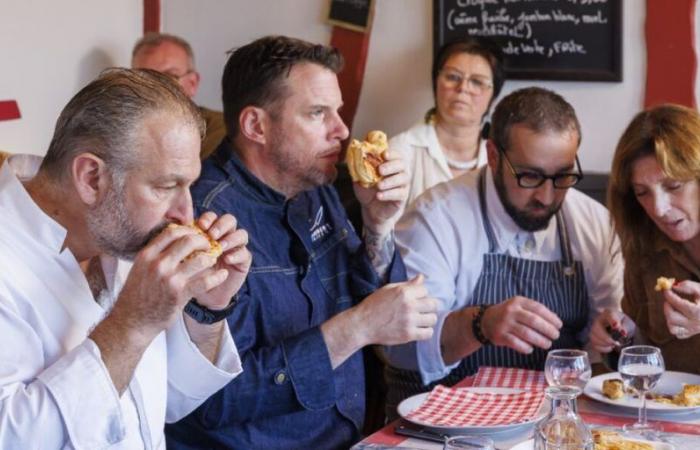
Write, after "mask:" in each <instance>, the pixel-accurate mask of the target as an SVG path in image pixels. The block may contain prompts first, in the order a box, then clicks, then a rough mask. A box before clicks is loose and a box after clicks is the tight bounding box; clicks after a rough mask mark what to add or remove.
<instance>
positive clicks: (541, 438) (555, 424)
mask: <svg viewBox="0 0 700 450" xmlns="http://www.w3.org/2000/svg"><path fill="white" fill-rule="evenodd" d="M580 393H581V390H580V389H578V388H575V387H571V386H549V387H548V388H546V389H545V395H546V396H547V399H548V400H549V401H550V402H551V406H552V407H551V409H550V410H549V414H547V416H546V417H545V418H544V419H542V420H541V421H539V422H538V423H537V426H536V427H535V450H593V436H592V435H591V430H589V429H588V427H587V426H586V424H585V423H584V422H583V420H581V417H579V415H578V414H576V411H577V409H576V397H577V396H578V395H579V394H580Z"/></svg>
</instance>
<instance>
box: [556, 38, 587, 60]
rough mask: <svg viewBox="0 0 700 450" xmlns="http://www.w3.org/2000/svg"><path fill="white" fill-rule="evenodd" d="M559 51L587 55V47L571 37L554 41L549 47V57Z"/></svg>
mask: <svg viewBox="0 0 700 450" xmlns="http://www.w3.org/2000/svg"><path fill="white" fill-rule="evenodd" d="M559 53H573V54H577V55H585V54H586V49H585V48H583V45H581V44H579V43H578V42H576V41H574V40H573V39H569V40H568V41H554V42H552V46H551V47H550V48H549V53H548V54H547V57H548V58H551V57H552V56H553V55H554V54H559Z"/></svg>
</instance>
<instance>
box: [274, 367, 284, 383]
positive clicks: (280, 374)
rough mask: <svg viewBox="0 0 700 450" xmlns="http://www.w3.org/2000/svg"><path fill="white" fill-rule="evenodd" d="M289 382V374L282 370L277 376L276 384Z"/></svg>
mask: <svg viewBox="0 0 700 450" xmlns="http://www.w3.org/2000/svg"><path fill="white" fill-rule="evenodd" d="M286 381H287V374H286V373H285V372H284V370H280V371H279V372H277V373H276V374H275V384H284V383H286Z"/></svg>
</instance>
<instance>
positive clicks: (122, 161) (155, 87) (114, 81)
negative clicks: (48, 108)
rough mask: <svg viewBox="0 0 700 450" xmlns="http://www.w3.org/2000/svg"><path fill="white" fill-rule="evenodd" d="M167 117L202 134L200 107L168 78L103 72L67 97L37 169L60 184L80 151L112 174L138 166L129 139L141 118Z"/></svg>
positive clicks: (148, 73)
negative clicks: (159, 114) (104, 166)
mask: <svg viewBox="0 0 700 450" xmlns="http://www.w3.org/2000/svg"><path fill="white" fill-rule="evenodd" d="M158 113H167V114H173V115H175V116H176V117H181V118H182V119H183V120H184V121H185V123H188V124H191V125H192V127H194V128H195V129H196V130H197V131H198V132H199V134H200V137H202V136H204V127H205V125H204V121H203V120H202V118H201V115H200V113H199V109H198V108H197V105H195V104H194V103H193V102H192V100H190V99H189V97H187V95H185V93H184V92H183V91H182V89H181V88H180V86H179V85H178V84H176V83H175V81H173V80H172V79H171V78H170V77H169V76H167V75H164V74H161V73H159V72H156V71H155V70H147V69H121V68H120V69H107V70H106V71H104V72H102V74H100V76H99V77H98V78H96V79H95V80H93V81H92V82H90V84H88V85H87V86H85V87H84V88H83V89H81V90H80V92H78V93H77V94H75V96H74V97H73V98H72V99H70V101H69V102H68V104H67V105H66V106H65V107H64V108H63V111H61V115H60V116H59V117H58V120H57V121H56V128H55V130H54V135H53V138H52V139H51V143H50V144H49V149H48V151H47V152H46V156H45V157H44V160H43V162H42V164H41V168H40V169H41V171H42V172H43V173H45V174H46V175H48V176H49V177H51V178H53V179H56V180H60V179H64V177H66V176H68V175H69V174H70V170H69V167H70V164H71V163H72V161H73V159H74V158H75V157H76V156H77V155H78V154H80V153H83V152H90V153H93V154H95V155H96V156H98V157H100V158H101V159H102V160H104V161H105V163H106V164H107V166H108V167H109V170H110V171H111V173H112V174H113V175H117V176H118V175H121V174H123V173H125V172H126V171H128V170H131V169H132V168H133V167H134V166H135V165H136V164H138V162H139V152H138V150H139V149H136V148H135V145H134V140H135V138H136V136H137V130H138V129H139V127H140V125H141V124H142V123H143V121H144V119H146V118H147V117H150V116H151V115H153V114H158Z"/></svg>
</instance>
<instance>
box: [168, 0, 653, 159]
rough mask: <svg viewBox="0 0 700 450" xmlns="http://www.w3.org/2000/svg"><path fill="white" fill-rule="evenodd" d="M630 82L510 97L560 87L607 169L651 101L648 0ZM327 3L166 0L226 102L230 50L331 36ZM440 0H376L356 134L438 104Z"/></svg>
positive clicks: (629, 16) (628, 16)
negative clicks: (265, 41) (273, 38)
mask: <svg viewBox="0 0 700 450" xmlns="http://www.w3.org/2000/svg"><path fill="white" fill-rule="evenodd" d="M623 3H624V8H623V9H624V24H623V29H624V36H623V43H624V44H623V55H624V62H623V71H624V72H623V76H624V82H622V83H609V82H595V83H594V82H587V83H582V82H538V81H526V82H523V81H517V82H516V81H511V82H507V83H506V86H505V88H504V91H503V94H502V95H504V94H507V93H508V92H511V91H512V90H514V89H517V88H520V87H524V86H528V85H532V84H538V85H540V86H544V87H548V88H550V89H553V90H555V91H557V92H559V93H561V94H562V95H563V96H564V97H565V98H566V99H567V100H569V101H570V102H571V103H572V104H573V105H574V107H575V108H576V110H577V112H578V115H579V119H580V121H581V124H582V127H583V143H582V147H581V163H582V165H583V167H584V169H585V170H588V171H607V170H608V169H609V166H610V161H611V159H612V153H613V150H614V147H615V144H616V142H617V139H618V137H619V136H620V134H621V133H622V130H623V128H624V127H625V125H626V124H627V122H628V121H629V120H630V119H631V117H632V116H633V115H634V114H635V113H636V112H637V111H638V110H639V109H640V108H641V107H642V104H643V95H644V83H645V71H646V69H645V68H646V54H645V51H644V46H645V43H644V18H645V6H644V5H645V4H644V2H642V1H640V0H624V2H623ZM327 5H328V3H327V1H326V0H257V1H249V0H203V1H200V2H193V1H191V0H164V4H163V30H164V31H167V32H171V33H175V34H180V35H182V36H184V37H185V38H186V39H188V40H190V42H191V44H192V45H193V47H194V50H195V54H196V57H197V59H198V67H199V70H200V72H201V73H202V77H203V81H202V87H201V88H200V94H199V95H198V97H197V100H198V101H200V102H202V103H204V104H206V105H208V106H210V107H215V108H221V101H220V87H219V83H220V78H221V73H222V68H223V65H224V63H225V61H226V55H225V52H226V51H227V50H228V49H230V48H232V47H235V46H238V45H242V44H245V43H247V42H250V41H251V40H252V39H255V38H257V37H260V36H263V35H266V34H272V33H277V34H288V35H291V36H295V37H300V38H304V39H308V40H312V41H317V42H323V43H328V42H329V40H330V27H328V26H327V25H325V23H324V20H323V19H324V15H325V14H326V12H327ZM431 58H432V1H429V0H377V1H376V10H375V16H374V26H373V28H372V36H371V40H370V48H369V56H368V60H367V67H366V72H365V80H364V84H363V88H362V93H361V96H360V102H359V106H358V111H357V115H356V117H355V124H354V130H353V134H355V135H364V134H365V133H366V132H367V131H369V130H371V129H376V128H380V129H384V130H386V131H387V132H388V133H389V135H393V134H396V133H398V132H400V131H402V130H404V129H406V128H408V127H409V126H411V125H412V124H413V123H415V122H416V121H418V120H420V118H421V117H423V114H424V112H425V111H426V110H427V109H428V107H429V106H430V105H432V94H431V91H430V64H431Z"/></svg>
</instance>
